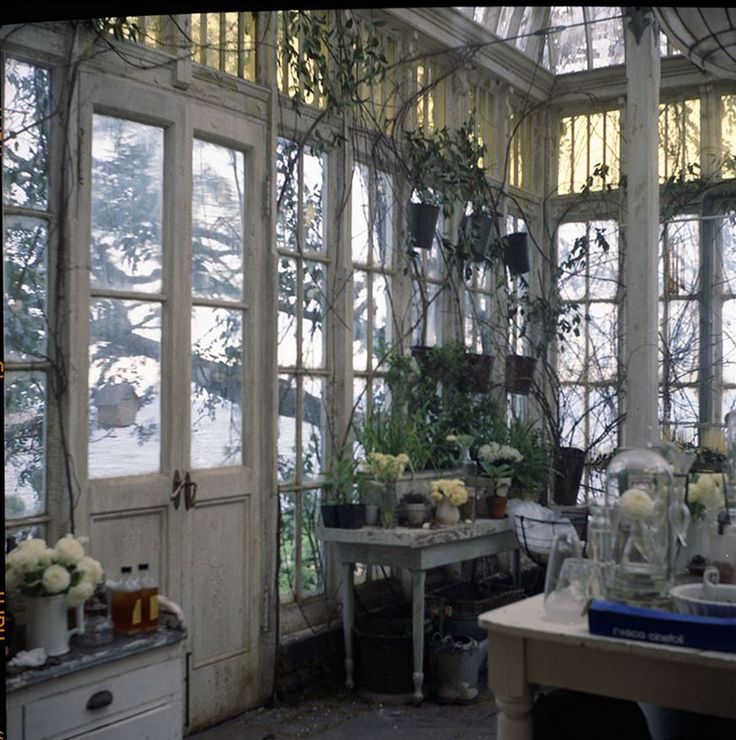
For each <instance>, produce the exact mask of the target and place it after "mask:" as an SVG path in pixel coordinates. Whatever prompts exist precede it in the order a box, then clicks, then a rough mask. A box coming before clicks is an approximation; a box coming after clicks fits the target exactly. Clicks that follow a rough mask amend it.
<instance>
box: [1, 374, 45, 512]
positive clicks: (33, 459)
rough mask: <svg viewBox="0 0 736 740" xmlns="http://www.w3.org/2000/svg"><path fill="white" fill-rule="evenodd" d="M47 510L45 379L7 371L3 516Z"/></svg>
mask: <svg viewBox="0 0 736 740" xmlns="http://www.w3.org/2000/svg"><path fill="white" fill-rule="evenodd" d="M45 510H46V376H45V374H43V373H36V372H8V374H7V376H6V378H5V517H6V519H19V518H22V517H28V516H34V515H36V514H43V513H44V511H45Z"/></svg>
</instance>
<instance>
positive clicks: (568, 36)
mask: <svg viewBox="0 0 736 740" xmlns="http://www.w3.org/2000/svg"><path fill="white" fill-rule="evenodd" d="M549 25H550V26H565V28H564V30H562V31H559V32H557V33H553V34H552V35H551V36H550V42H551V43H552V45H553V48H554V49H555V51H556V59H557V64H556V65H555V69H554V70H553V71H554V73H555V74H558V75H559V74H565V73H566V72H579V71H581V70H584V69H588V57H587V43H586V41H585V28H584V26H583V9H582V7H580V6H575V5H573V6H570V5H555V6H553V7H552V11H551V16H550V20H549Z"/></svg>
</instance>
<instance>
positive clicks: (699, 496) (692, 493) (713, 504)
mask: <svg viewBox="0 0 736 740" xmlns="http://www.w3.org/2000/svg"><path fill="white" fill-rule="evenodd" d="M716 481H717V477H715V476H711V475H710V474H708V473H700V474H699V475H698V480H697V481H696V482H695V483H691V484H690V486H689V487H688V492H687V500H688V502H689V503H691V504H695V503H699V504H702V505H703V506H704V507H705V508H706V509H709V510H711V511H713V510H716V509H720V508H722V507H723V506H725V501H724V498H723V491H722V490H721V488H720V487H719V486H718V484H717V483H716Z"/></svg>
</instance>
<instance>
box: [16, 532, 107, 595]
mask: <svg viewBox="0 0 736 740" xmlns="http://www.w3.org/2000/svg"><path fill="white" fill-rule="evenodd" d="M103 577H104V576H103V573H102V566H101V565H100V563H99V562H98V561H97V560H94V558H91V557H89V556H87V555H85V554H84V546H83V544H82V542H80V540H79V539H77V538H76V537H74V536H73V535H66V536H65V537H62V538H61V539H60V540H59V541H58V542H57V543H56V547H49V546H48V545H47V544H46V543H45V542H44V541H43V540H41V539H38V538H33V539H28V540H22V541H21V542H19V543H18V545H17V546H16V547H15V548H13V549H12V550H11V551H10V552H9V553H8V554H7V555H6V557H5V583H6V586H7V588H8V590H11V591H14V590H16V589H17V590H19V591H20V592H21V593H22V594H23V595H25V596H53V595H56V594H61V593H66V594H67V595H68V596H69V595H70V593H71V591H72V590H73V589H76V590H74V593H73V594H71V596H72V599H78V598H81V597H82V596H83V595H84V593H86V592H87V591H89V588H88V586H89V587H91V588H92V590H94V587H95V586H96V585H97V584H98V583H100V582H102V579H103ZM80 583H87V584H88V586H82V587H81V588H78V589H77V588H76V587H77V586H78V585H79V584H80ZM90 593H91V591H90ZM85 598H86V597H85Z"/></svg>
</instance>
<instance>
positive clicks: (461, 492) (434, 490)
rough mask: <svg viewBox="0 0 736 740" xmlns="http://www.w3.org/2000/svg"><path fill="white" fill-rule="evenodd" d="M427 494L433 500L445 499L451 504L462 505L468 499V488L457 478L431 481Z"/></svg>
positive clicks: (440, 500) (438, 501)
mask: <svg viewBox="0 0 736 740" xmlns="http://www.w3.org/2000/svg"><path fill="white" fill-rule="evenodd" d="M429 495H430V496H431V498H432V500H433V501H436V502H437V503H440V502H442V501H447V502H448V503H450V504H452V505H453V506H462V505H463V504H464V503H465V502H466V501H467V500H468V489H467V488H465V483H463V481H461V480H460V479H458V478H453V479H441V480H435V481H432V483H431V484H430V491H429Z"/></svg>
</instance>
